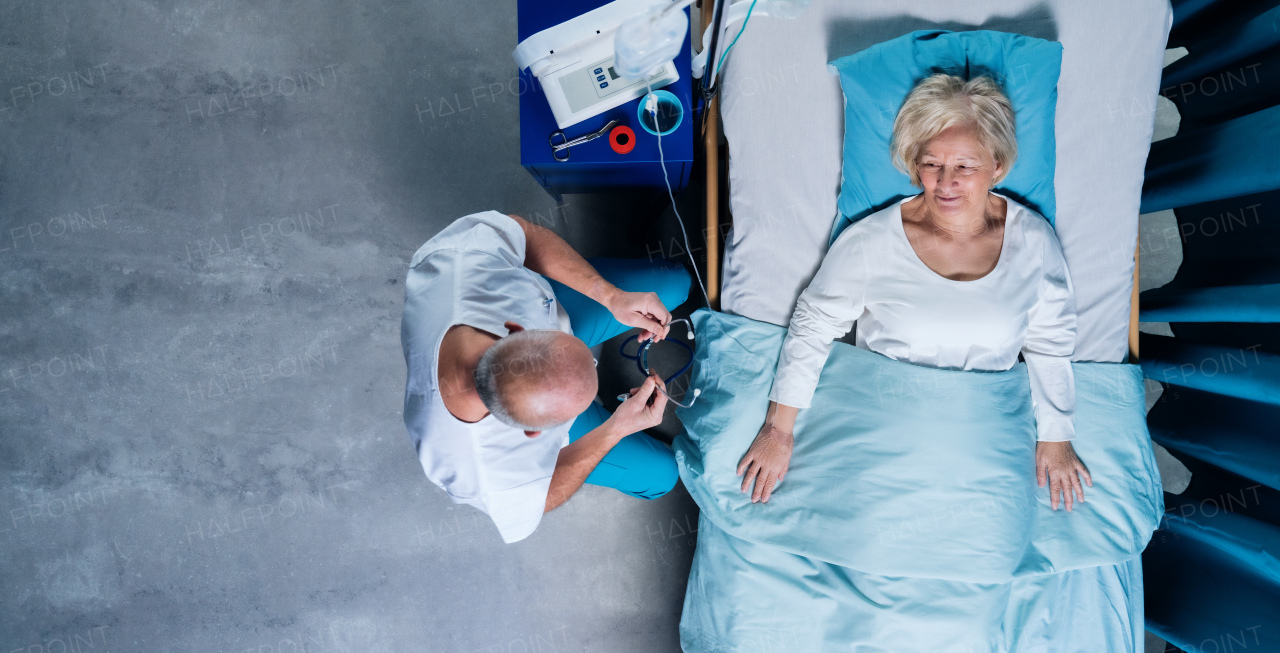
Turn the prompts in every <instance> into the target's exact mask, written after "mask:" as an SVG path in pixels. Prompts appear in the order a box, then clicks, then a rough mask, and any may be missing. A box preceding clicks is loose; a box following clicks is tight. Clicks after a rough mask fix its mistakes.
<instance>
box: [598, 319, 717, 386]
mask: <svg viewBox="0 0 1280 653" xmlns="http://www.w3.org/2000/svg"><path fill="white" fill-rule="evenodd" d="M676 322H684V324H685V327H686V328H687V329H688V331H689V332H688V333H687V334H686V335H685V338H686V339H688V340H693V322H690V321H689V320H687V319H684V318H681V319H679V320H672V321H671V322H670V324H675V323H676ZM639 338H640V336H638V335H634V336H629V337H628V338H627V339H626V340H623V341H622V346H621V347H619V348H618V353H619V354H622V357H623V358H627V359H630V360H633V361H635V362H636V368H637V369H639V370H640V373H641V374H643V375H645V376H646V377H647V376H649V375H651V374H652V373H653V371H652V370H651V369H650V368H649V348H650V347H652V346H653V339H652V338H650V339H649V340H646V341H644V342H642V343H640V348H639V349H637V350H636V353H635V355H629V354H627V345H630V344H631V342H632V341H633V340H637V341H638V340H639ZM666 341H667V342H673V343H675V344H677V345H680V346H681V347H683V348H684V350H685V351H686V352H688V353H689V360H688V362H686V363H685V364H684V367H681V368H680V370H679V371H678V372H676V373H675V374H672V375H671V376H669V377H667V378H665V379H663V380H662V382H663V383H664V384H666V383H671V382H672V381H674V380H676V378H678V377H679V376H680V375H681V374H684V373H685V372H688V371H689V368H691V367H693V347H690V346H689V345H687V344H685V343H683V342H681V341H679V340H676V339H674V338H667V339H666ZM658 392H661V393H662V395H663V396H664V397H666V398H667V400H668V401H670V402H671V403H673V404H675V405H677V406H680V407H681V408H692V407H693V402H695V401H697V400H698V395H700V394H702V390H699V389H697V388H694V389H693V398H692V399H690V400H689V403H687V404H685V403H681V402H679V401H676V400H675V398H674V397H672V396H671V395H669V394H667V391H666V390H664V389H663V388H662V386H658ZM630 396H631V395H630V394H628V393H626V392H624V393H622V394H620V395H618V401H626V400H627V399H628V398H629V397H630Z"/></svg>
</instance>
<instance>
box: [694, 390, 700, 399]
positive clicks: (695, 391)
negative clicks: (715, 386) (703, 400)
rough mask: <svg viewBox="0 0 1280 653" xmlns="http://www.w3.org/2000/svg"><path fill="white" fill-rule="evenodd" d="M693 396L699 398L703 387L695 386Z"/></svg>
mask: <svg viewBox="0 0 1280 653" xmlns="http://www.w3.org/2000/svg"><path fill="white" fill-rule="evenodd" d="M693 396H694V398H697V397H700V396H702V389H701V388H694V389H693Z"/></svg>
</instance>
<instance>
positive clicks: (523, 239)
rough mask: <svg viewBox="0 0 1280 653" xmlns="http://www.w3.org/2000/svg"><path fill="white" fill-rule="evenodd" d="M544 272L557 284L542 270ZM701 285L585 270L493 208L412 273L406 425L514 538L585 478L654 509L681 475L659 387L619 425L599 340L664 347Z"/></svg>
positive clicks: (659, 274)
mask: <svg viewBox="0 0 1280 653" xmlns="http://www.w3.org/2000/svg"><path fill="white" fill-rule="evenodd" d="M544 275H545V276H544ZM688 293H689V275H688V273H687V272H686V271H685V269H684V268H683V267H681V266H680V265H678V264H675V263H671V262H669V261H655V262H649V261H646V260H634V261H632V260H622V259H595V260H593V261H592V262H590V263H589V262H587V261H586V260H584V259H583V258H582V257H581V256H579V255H578V253H577V252H575V251H574V250H573V248H572V247H570V246H569V244H568V243H566V242H565V241H564V240H562V239H561V238H560V237H559V236H557V235H556V234H555V233H553V232H552V231H550V230H548V229H546V228H543V227H541V226H538V225H535V224H531V223H529V222H528V221H526V220H524V219H522V218H520V217H518V216H507V215H503V214H501V213H498V212H496V211H486V212H484V213H476V214H473V215H469V216H466V217H464V218H461V219H459V220H457V221H455V222H454V223H453V224H451V225H449V226H448V227H446V228H445V229H444V231H441V232H440V233H439V234H437V235H436V236H435V237H434V238H432V239H431V240H429V241H427V243H426V244H424V245H423V246H422V247H421V248H420V249H418V251H417V253H415V254H414V255H413V259H412V261H411V262H410V264H409V274H408V278H407V279H406V281H405V307H404V318H403V320H402V322H401V330H400V340H401V344H402V345H403V347H404V356H405V363H406V365H407V366H408V381H407V383H406V386H405V399H404V423H405V426H406V427H407V428H408V430H409V435H410V437H411V438H412V439H413V441H414V446H415V447H416V448H417V451H418V459H419V461H420V462H421V463H422V469H423V471H425V472H426V475H427V477H428V478H430V479H431V481H432V482H434V483H435V484H436V485H438V486H440V487H441V488H442V489H443V490H444V491H445V492H447V493H448V495H449V498H450V499H452V500H453V501H454V502H455V503H466V504H470V505H472V506H475V507H476V508H478V509H480V510H481V511H483V512H485V513H486V514H488V515H489V517H490V518H491V519H492V520H493V522H494V524H495V525H496V526H497V528H498V531H499V532H500V533H501V535H502V539H503V541H505V542H508V543H510V542H516V541H519V540H522V539H524V538H526V537H528V536H529V535H530V534H531V533H533V531H534V530H535V529H536V528H537V527H538V524H539V522H540V521H541V519H542V514H543V513H544V512H546V511H550V510H552V509H553V508H555V507H556V506H558V505H560V504H562V503H564V502H565V501H567V500H568V499H569V497H570V496H572V495H573V494H574V493H575V492H577V491H578V489H579V488H580V487H582V484H583V483H584V482H586V483H591V484H594V485H603V486H606V487H612V488H615V489H617V490H619V491H620V492H623V493H625V494H630V495H632V496H636V497H640V498H645V499H653V498H657V497H659V496H662V495H663V494H665V493H666V492H667V491H669V490H670V489H671V488H672V487H674V486H675V483H676V480H677V478H678V477H679V476H678V471H677V469H676V464H675V460H674V458H673V456H672V453H671V449H670V447H668V446H667V445H666V444H663V443H662V442H659V441H657V440H654V439H653V438H651V437H649V436H648V435H646V434H644V433H640V432H639V431H641V430H643V429H646V428H650V427H653V426H656V425H657V424H658V423H660V422H661V421H662V413H663V410H664V408H665V407H666V396H665V393H664V391H663V386H662V380H661V379H658V378H656V377H649V378H648V379H646V380H645V382H644V384H643V385H641V386H640V387H639V388H634V389H632V390H631V397H630V398H629V399H627V400H626V401H624V402H623V403H622V405H621V406H620V407H619V408H618V409H617V411H616V412H614V413H613V414H612V415H610V414H609V413H608V412H607V411H606V410H605V409H604V407H603V406H601V405H600V404H599V402H597V401H595V397H596V389H597V380H596V372H595V359H594V358H593V357H592V355H591V351H590V349H588V347H589V346H593V345H596V344H598V343H601V342H604V341H605V340H607V339H609V338H612V337H613V336H616V335H618V334H620V333H623V332H624V331H626V330H628V329H630V328H632V327H639V328H641V329H644V332H643V333H642V334H641V335H640V339H641V340H644V339H645V338H648V337H651V336H652V337H656V338H659V339H660V338H662V337H664V336H665V335H666V334H667V330H668V328H669V327H668V325H669V324H670V321H671V314H670V312H669V309H670V308H674V307H675V306H678V305H679V304H681V303H683V302H684V300H685V298H686V297H687V296H688Z"/></svg>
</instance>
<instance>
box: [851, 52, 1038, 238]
mask: <svg viewBox="0 0 1280 653" xmlns="http://www.w3.org/2000/svg"><path fill="white" fill-rule="evenodd" d="M831 66H832V67H833V68H834V69H835V70H836V72H838V73H839V74H840V86H841V87H842V88H843V89H844V97H845V103H844V167H843V168H842V170H841V177H842V178H841V182H840V201H839V203H838V205H837V206H838V208H839V212H840V215H839V216H838V217H837V218H836V224H835V227H834V228H833V229H832V230H831V240H832V241H833V242H834V241H835V239H836V236H837V235H839V234H840V232H841V231H842V230H843V229H844V228H845V227H847V226H849V225H850V224H852V223H854V222H856V221H858V220H861V219H862V218H865V217H867V216H868V215H871V214H872V213H875V212H876V211H879V210H881V209H883V208H885V207H887V206H889V205H890V204H892V203H894V202H896V201H898V200H900V199H902V198H904V197H910V196H912V195H915V194H917V193H919V192H920V190H919V189H917V188H916V187H914V186H912V185H911V181H910V180H909V179H908V178H907V176H906V175H905V174H903V173H902V172H901V171H899V170H898V169H897V168H895V167H893V161H892V159H891V158H890V154H889V140H890V139H891V138H892V137H893V119H894V118H895V117H896V116H897V115H898V109H899V108H901V107H902V102H903V101H904V100H906V99H907V94H908V93H910V92H911V89H913V88H915V85H916V84H917V83H919V82H920V80H922V79H924V78H925V77H928V76H930V75H933V74H935V73H948V74H951V75H958V76H960V77H963V78H965V79H972V78H973V77H977V76H979V75H984V74H985V75H989V76H990V77H992V78H993V79H995V80H996V81H997V82H999V83H1000V85H1001V87H1002V88H1003V89H1004V92H1005V94H1006V95H1008V96H1009V101H1010V102H1011V103H1012V104H1013V110H1014V114H1015V119H1016V120H1017V130H1018V159H1017V161H1015V162H1014V164H1013V169H1012V170H1011V171H1010V174H1009V175H1008V176H1007V177H1005V178H1004V180H1003V181H1001V182H1000V183H999V184H998V185H997V187H996V190H998V191H1000V193H1002V194H1004V195H1006V196H1008V197H1012V198H1013V199H1015V200H1017V201H1018V202H1021V203H1022V204H1024V205H1026V206H1028V207H1030V208H1031V209H1033V210H1035V211H1037V212H1039V213H1040V215H1043V216H1044V217H1045V218H1047V219H1048V220H1049V223H1050V224H1052V223H1053V219H1054V211H1055V208H1056V207H1055V202H1054V196H1053V173H1054V163H1055V161H1056V159H1057V145H1056V142H1055V140H1054V133H1053V119H1054V110H1055V108H1056V107H1057V104H1058V72H1059V70H1060V69H1061V67H1062V44H1061V43H1057V42H1055V41H1046V40H1044V39H1038V38H1034V37H1030V36H1023V35H1021V34H1010V33H1007V32H993V31H989V30H978V31H973V32H948V31H945V30H920V31H916V32H911V33H910V34H906V35H904V36H900V37H898V38H896V39H893V40H892V41H885V42H884V43H879V44H876V45H873V46H871V47H869V48H867V49H866V50H863V51H861V52H858V53H857V54H852V55H849V56H847V57H842V58H840V59H837V60H835V61H833V62H831Z"/></svg>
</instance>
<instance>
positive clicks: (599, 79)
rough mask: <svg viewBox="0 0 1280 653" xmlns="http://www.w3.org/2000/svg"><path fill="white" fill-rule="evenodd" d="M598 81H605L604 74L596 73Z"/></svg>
mask: <svg viewBox="0 0 1280 653" xmlns="http://www.w3.org/2000/svg"><path fill="white" fill-rule="evenodd" d="M596 81H597V82H603V81H604V75H596Z"/></svg>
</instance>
